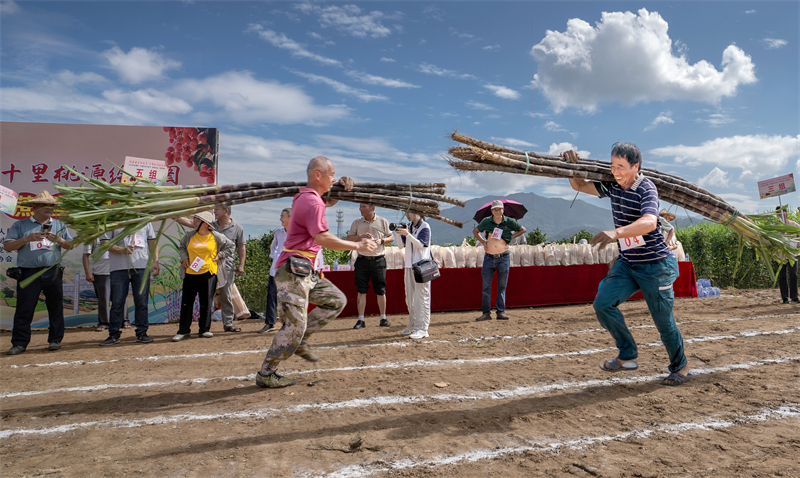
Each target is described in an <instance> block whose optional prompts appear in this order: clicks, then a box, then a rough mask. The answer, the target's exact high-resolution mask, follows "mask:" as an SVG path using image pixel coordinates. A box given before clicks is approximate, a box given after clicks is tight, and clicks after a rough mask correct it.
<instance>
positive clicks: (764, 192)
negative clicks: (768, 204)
mask: <svg viewBox="0 0 800 478" xmlns="http://www.w3.org/2000/svg"><path fill="white" fill-rule="evenodd" d="M795 191H796V189H795V187H794V174H787V175H785V176H779V177H777V178H772V179H765V180H764V181H759V182H758V194H759V195H760V196H761V199H767V198H773V197H775V196H782V195H784V194H788V193H793V192H795Z"/></svg>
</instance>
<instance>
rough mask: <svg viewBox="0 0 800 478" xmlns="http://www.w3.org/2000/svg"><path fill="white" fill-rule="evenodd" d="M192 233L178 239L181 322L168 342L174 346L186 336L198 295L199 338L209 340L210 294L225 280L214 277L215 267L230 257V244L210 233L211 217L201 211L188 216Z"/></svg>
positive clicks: (218, 235) (211, 301) (211, 229)
mask: <svg viewBox="0 0 800 478" xmlns="http://www.w3.org/2000/svg"><path fill="white" fill-rule="evenodd" d="M192 219H193V220H194V227H195V231H194V232H193V233H192V232H187V233H186V234H185V235H184V236H183V238H182V239H181V244H180V248H179V251H180V257H181V278H182V279H183V295H182V298H181V319H180V325H179V326H178V333H177V334H176V335H175V337H173V338H172V341H173V342H178V341H180V340H183V339H185V338H186V337H188V336H189V332H190V331H191V326H192V315H193V311H194V298H195V296H197V295H198V294H199V295H200V318H199V320H198V326H199V327H200V331H199V336H200V337H205V338H210V337H213V336H214V334H212V333H211V331H210V330H209V329H210V328H211V314H212V313H213V307H211V305H212V304H213V303H214V292H216V290H217V287H218V286H223V285H224V284H219V283H218V281H219V280H223V281H224V280H225V274H220V275H217V267H218V264H221V263H224V260H225V258H226V257H228V256H230V255H231V254H233V251H234V247H233V243H232V242H231V241H230V240H228V238H226V237H225V236H223V235H222V234H220V233H218V232H216V231H215V230H214V226H212V223H213V222H214V216H213V214H211V212H210V211H204V212H201V213H198V214H195V215H194V216H192Z"/></svg>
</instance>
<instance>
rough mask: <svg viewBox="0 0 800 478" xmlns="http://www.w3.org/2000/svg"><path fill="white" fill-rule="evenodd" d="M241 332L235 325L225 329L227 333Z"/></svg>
mask: <svg viewBox="0 0 800 478" xmlns="http://www.w3.org/2000/svg"><path fill="white" fill-rule="evenodd" d="M241 331H242V329H240V328H239V327H236V326H235V325H229V326H227V327H225V332H241Z"/></svg>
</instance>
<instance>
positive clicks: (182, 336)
mask: <svg viewBox="0 0 800 478" xmlns="http://www.w3.org/2000/svg"><path fill="white" fill-rule="evenodd" d="M186 337H188V335H186V334H175V337H172V341H173V342H180V341H181V340H183V339H185V338H186Z"/></svg>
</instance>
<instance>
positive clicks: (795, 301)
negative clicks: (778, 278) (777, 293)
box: [792, 298, 800, 304]
mask: <svg viewBox="0 0 800 478" xmlns="http://www.w3.org/2000/svg"><path fill="white" fill-rule="evenodd" d="M792 302H793V303H795V304H797V303H800V299H797V298H795V299H792Z"/></svg>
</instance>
